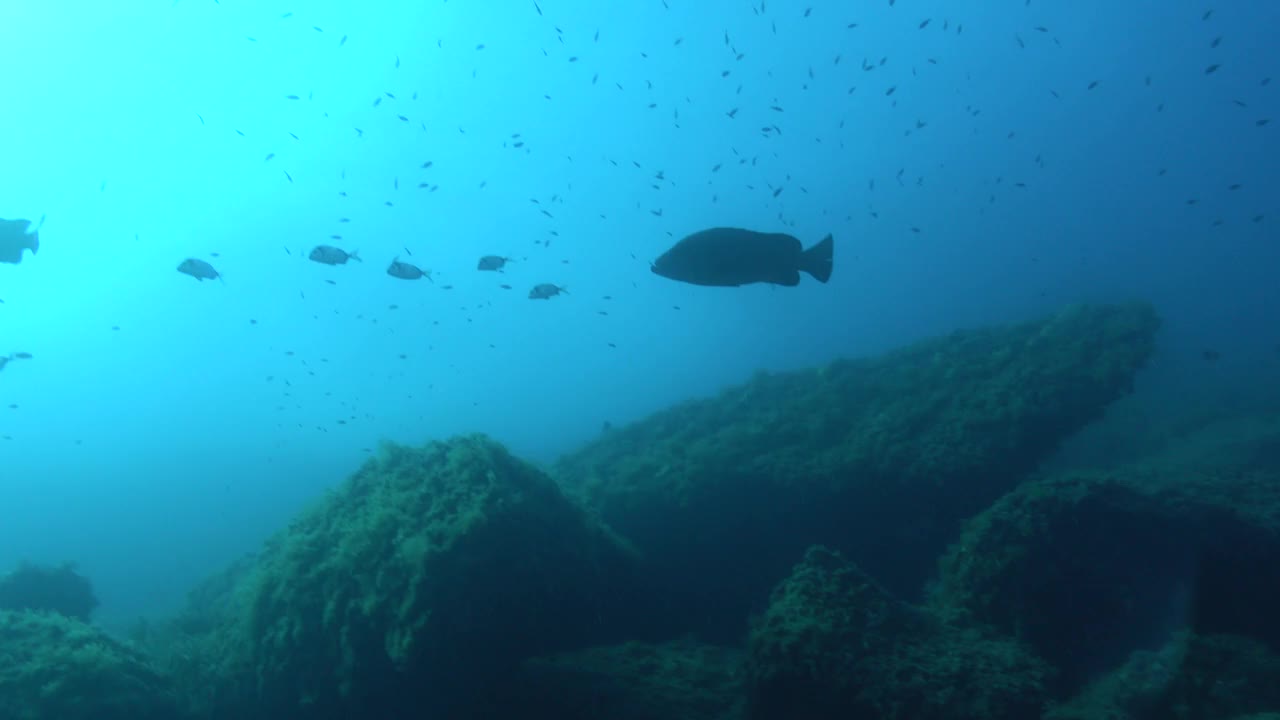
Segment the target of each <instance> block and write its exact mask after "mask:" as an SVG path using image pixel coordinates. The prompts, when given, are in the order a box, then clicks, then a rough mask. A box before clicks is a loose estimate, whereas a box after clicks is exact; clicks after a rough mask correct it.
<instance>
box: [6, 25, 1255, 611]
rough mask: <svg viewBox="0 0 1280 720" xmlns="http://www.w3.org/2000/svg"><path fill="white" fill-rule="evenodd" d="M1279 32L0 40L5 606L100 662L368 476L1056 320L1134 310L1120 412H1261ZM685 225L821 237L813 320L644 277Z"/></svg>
mask: <svg viewBox="0 0 1280 720" xmlns="http://www.w3.org/2000/svg"><path fill="white" fill-rule="evenodd" d="M810 7H811V11H810V10H809V9H807V8H810ZM539 8H540V10H541V13H539V12H538V9H539ZM1210 10H1212V12H1211V13H1209V12H1208V11H1210ZM290 12H292V15H289V16H287V17H286V14H287V13H290ZM1206 15H1207V17H1206ZM926 19H928V20H929V23H928V24H927V25H926V26H925V27H923V28H921V27H920V26H921V24H922V23H923V21H924V20H926ZM852 23H857V25H856V27H850V25H851V24H852ZM1276 27H1280V4H1277V3H1274V2H1264V1H1246V0H1241V1H1239V2H1234V3H1210V2H1196V3H1190V2H1184V1H1182V0H1170V1H1165V2H1146V3H1129V4H1119V5H1117V4H1116V3H1110V2H1101V1H1100V0H1084V1H1082V2H1073V3H1063V2H1048V1H1041V0H1031V1H1030V2H1024V0H1000V1H999V2H967V3H954V2H941V1H938V2H926V1H924V0H899V1H898V2H896V3H893V4H890V3H889V2H887V1H886V0H876V1H875V2H856V3H853V2H821V1H819V0H812V1H811V2H808V4H807V5H806V4H793V3H787V2H782V1H780V0H773V2H769V3H767V5H766V6H762V5H761V4H759V3H756V4H753V3H751V2H737V1H733V2H731V1H729V0H698V2H690V1H688V0H667V2H666V3H665V4H664V3H663V2H661V0H628V1H626V2H609V3H602V2H588V1H587V0H578V1H568V0H539V5H538V6H537V7H535V4H534V3H533V2H531V1H529V0H512V1H511V2H505V1H504V2H488V3H474V2H472V3H468V2H461V1H458V0H455V1H453V2H442V1H440V0H430V1H426V0H419V1H417V2H395V1H392V0H375V1H373V2H365V3H350V2H320V1H313V2H308V3H297V4H294V3H281V2H264V1H261V0H253V1H252V2H248V1H246V0H223V1H222V2H220V3H215V2H212V1H211V0H179V2H177V3H173V2H170V1H169V0H156V1H154V2H142V1H140V0H120V1H119V2H112V3H91V2H87V0H80V1H79V2H72V3H56V4H55V3H16V2H10V3H5V4H3V5H0V67H2V68H4V75H5V83H4V89H5V99H4V108H3V112H0V150H2V151H3V159H4V163H3V169H2V170H0V217H4V218H27V219H30V220H32V221H33V222H34V221H36V220H37V219H38V218H40V217H41V216H46V217H47V220H46V222H45V224H44V226H43V228H42V229H41V249H40V252H39V254H38V255H36V256H28V257H27V258H26V259H25V260H24V261H23V262H22V263H21V264H19V265H0V299H3V301H4V303H3V304H2V305H0V352H4V353H9V352H29V353H31V354H32V356H33V357H32V358H31V359H29V360H15V361H12V362H10V363H9V364H8V366H7V367H6V368H5V369H4V370H3V372H0V435H2V436H3V438H4V439H3V440H0V567H9V566H12V565H13V564H14V563H16V562H18V561H19V560H22V559H26V560H31V561H34V562H44V563H56V562H61V561H63V560H74V561H76V562H77V563H78V564H79V567H80V569H81V571H82V572H84V573H85V574H86V575H88V576H89V577H91V578H92V579H93V580H94V582H95V584H96V588H97V592H98V594H99V595H100V596H101V599H102V601H103V607H102V609H101V611H100V613H99V616H100V617H101V618H103V621H104V622H107V623H110V622H111V621H112V620H113V619H114V620H117V621H119V622H124V621H127V620H128V619H130V618H132V617H134V616H136V615H138V614H149V613H155V612H164V611H166V610H169V609H171V608H173V607H175V606H176V605H177V604H178V603H179V602H180V601H181V598H182V594H183V593H184V592H185V591H186V589H187V588H188V587H190V585H191V584H192V583H193V582H195V581H196V580H197V579H199V578H202V577H204V576H205V575H207V574H208V573H209V572H210V571H212V570H213V569H215V568H217V567H219V566H221V565H222V564H224V563H226V562H227V561H229V560H230V559H232V558H234V557H236V556H237V555H239V554H240V553H242V552H245V551H248V550H251V549H253V548H254V547H256V546H257V545H258V544H259V543H260V542H261V540H262V539H263V537H264V536H265V535H267V534H268V533H270V532H272V531H273V530H275V529H277V528H279V527H280V526H282V525H283V524H284V523H286V522H287V519H288V518H289V517H290V516H291V515H292V514H293V513H295V512H296V511H297V510H298V508H299V507H301V506H302V505H304V504H305V503H306V502H307V501H309V500H310V499H313V498H315V497H317V496H318V495H319V494H320V493H322V491H323V490H324V489H325V488H328V487H332V486H333V485H334V484H336V483H338V482H340V481H341V480H342V479H343V478H344V477H345V476H346V475H347V474H349V473H350V472H351V471H352V470H353V469H354V468H355V467H356V466H358V464H359V463H360V462H361V461H362V460H363V458H364V457H365V455H366V453H368V452H369V450H370V449H371V448H375V447H376V446H377V443H378V442H379V441H380V440H383V439H391V440H395V441H400V442H407V443H418V442H421V441H423V440H426V439H430V438H439V437H445V436H449V435H453V434H456V433H461V432H472V431H482V432H485V433H489V434H491V435H493V436H494V437H496V438H498V439H499V440H501V441H503V442H504V443H507V444H508V445H509V446H510V447H511V448H512V449H513V450H514V451H515V452H516V453H518V454H520V455H522V456H524V457H527V458H530V459H532V460H535V461H550V460H552V459H554V458H555V457H556V456H557V455H559V454H560V453H563V452H566V451H569V450H572V449H573V448H575V447H577V446H579V445H580V444H581V443H582V442H584V441H586V440H587V439H589V438H592V437H594V436H595V435H596V434H598V433H599V432H600V428H601V427H602V424H603V423H605V422H609V423H612V424H615V425H616V424H620V423H625V422H627V421H629V420H633V419H636V418H639V417H641V416H643V415H645V414H647V413H649V412H652V411H654V410H657V409H660V408H663V407H666V406H668V405H670V404H672V403H674V402H678V401H680V400H682V399H684V398H688V397H691V396H701V395H706V394H710V393H712V392H714V391H716V390H718V389H720V388H722V387H725V386H726V385H730V384H733V383H736V382H740V381H742V380H744V379H746V378H747V377H749V376H750V375H751V374H752V373H753V372H755V371H757V370H759V369H787V368H796V367H803V366H808V365H813V364H817V363H821V362H825V361H827V360H830V359H832V358H835V357H840V356H847V355H864V354H871V353H876V352H881V351H884V350H886V349H889V348H892V347H895V346H898V345H901V344H903V343H907V342H910V341H912V340H915V339H919V338H922V337H926V336H930V335H934V334H938V333H945V332H949V331H951V330H953V329H955V328H958V327H968V326H973V325H980V324H987V323H995V322H1004V321H1009V320H1014V319H1022V318H1026V317H1030V316H1034V315H1037V314H1040V313H1042V312H1045V311H1049V310H1052V309H1055V308H1058V307H1060V306H1061V305H1063V304H1066V303H1070V302H1078V301H1106V300H1118V299H1129V298H1141V299H1146V300H1150V301H1152V302H1153V303H1155V304H1156V306H1157V307H1158V309H1159V311H1160V313H1161V314H1162V316H1163V317H1164V319H1165V330H1164V334H1163V336H1162V349H1161V355H1160V357H1158V358H1157V360H1156V362H1155V363H1153V366H1152V368H1151V369H1150V370H1149V372H1148V376H1147V377H1146V378H1145V379H1144V382H1143V383H1142V387H1141V391H1142V392H1146V393H1148V394H1158V393H1161V392H1165V393H1168V392H1172V391H1173V389H1175V388H1178V389H1182V390H1185V388H1187V387H1190V386H1196V385H1197V384H1200V385H1202V386H1204V385H1206V384H1207V386H1209V387H1211V388H1219V389H1221V390H1222V391H1223V392H1226V391H1227V389H1228V388H1234V391H1235V392H1248V391H1249V389H1250V388H1253V389H1256V388H1259V387H1278V386H1280V371H1278V370H1277V366H1280V347H1278V346H1280V330H1278V329H1277V327H1278V323H1277V322H1276V318H1277V316H1278V310H1280V282H1277V274H1278V273H1280V197H1278V196H1277V188H1278V187H1280V163H1278V162H1276V159H1277V158H1280V140H1278V136H1277V132H1280V98H1278V97H1277V92H1280V63H1278V62H1277V59H1278V58H1280V51H1278V50H1277V49H1276V48H1277V45H1276V43H1275V28H1276ZM1038 28H1044V30H1043V31H1042V30H1040V29H1038ZM597 33H598V39H597ZM726 35H727V38H728V44H726ZM344 38H345V42H344V41H343V39H344ZM1216 38H1220V41H1219V43H1218V45H1217V47H1213V44H1214V42H1215V39H1216ZM737 53H740V54H741V57H740V58H738V57H736V54H737ZM574 58H576V60H575V59H574ZM882 59H883V64H881V60H882ZM864 64H866V65H870V66H872V68H873V69H870V70H864V69H863V66H864ZM1210 65H1217V66H1219V67H1218V68H1217V69H1216V71H1214V72H1211V73H1206V68H1208V67H1209V66H1210ZM725 72H728V74H727V75H724V74H723V73H725ZM1273 76H1276V81H1275V82H1271V81H1270V80H1271V78H1272V77H1273ZM1148 79H1149V80H1148ZM1094 82H1096V83H1097V84H1096V86H1095V87H1093V88H1092V89H1090V88H1089V86H1090V84H1091V83H1094ZM890 88H894V91H893V93H892V94H891V95H890V94H887V91H888V90H889V89H890ZM289 96H297V98H298V99H289ZM392 96H394V97H392ZM375 101H378V102H377V103H376V104H375ZM773 106H776V107H778V108H781V110H773V109H771V107H773ZM734 108H737V109H738V111H737V113H736V115H735V116H734V117H732V118H730V117H728V116H727V114H726V113H728V112H729V111H730V110H732V109H734ZM399 116H403V117H404V118H406V119H405V120H401V119H400V117H399ZM1267 120H1269V121H1270V122H1268V123H1264V122H1263V121H1267ZM765 127H768V128H770V129H769V131H768V132H764V131H762V128H765ZM241 133H243V134H241ZM291 133H292V134H293V135H296V139H295V138H294V137H292V136H291V135H290V134H291ZM517 133H518V134H519V137H516V134H517ZM519 142H523V143H524V144H523V146H520V147H516V143H519ZM268 155H273V157H271V158H270V159H269V160H268V159H267V156H268ZM427 161H430V162H431V163H432V165H431V166H430V167H429V168H425V169H424V168H423V167H422V166H423V165H424V164H425V163H426V162H427ZM716 166H719V170H718V171H717V170H713V168H715V167H716ZM397 183H398V188H397ZM423 183H425V184H427V185H428V187H426V188H420V187H419V185H420V184H423ZM437 185H438V189H437V188H436V186H437ZM1235 185H1238V186H1239V187H1238V188H1236V189H1232V188H1233V186H1235ZM779 188H780V189H781V192H776V193H775V191H777V190H778V189H779ZM544 210H545V211H546V213H547V214H544V213H543V212H542V211H544ZM659 212H660V214H659ZM340 218H349V220H350V222H346V223H342V222H339V219H340ZM722 225H727V226H741V227H749V228H754V229H758V230H767V231H782V232H789V233H792V234H794V235H796V236H797V237H799V238H801V239H802V240H803V241H804V242H805V243H806V244H809V243H812V242H815V241H817V240H818V239H820V238H821V237H822V236H823V235H825V234H826V233H833V234H834V236H835V238H836V261H835V271H834V275H833V277H832V280H831V282H830V283H829V284H827V285H821V284H818V283H816V282H814V281H813V280H812V279H811V278H808V277H806V278H805V279H804V280H803V281H802V282H801V284H800V286H798V287H795V288H778V287H772V286H766V285H756V286H750V287H745V288H738V289H725V288H703V287H695V286H691V285H681V284H677V283H674V282H672V281H669V280H666V279H664V278H661V277H658V276H655V275H653V274H651V273H650V272H649V268H648V267H647V265H648V263H649V261H651V260H652V259H653V258H654V257H656V256H657V255H658V254H660V253H661V252H662V251H663V250H665V249H666V248H667V247H668V246H670V245H671V244H672V243H673V242H675V241H676V240H678V239H679V238H680V237H683V236H684V235H687V234H689V233H691V232H694V231H697V230H700V229H703V228H705V227H712V226H722ZM335 234H337V235H341V236H342V238H341V239H340V240H330V239H329V238H330V236H331V235H335ZM319 243H331V244H334V245H338V246H340V247H343V248H346V249H348V250H358V251H359V253H360V255H361V257H362V258H363V259H364V262H363V263H351V264H348V265H346V266H339V267H327V266H324V265H320V264H317V263H313V262H310V261H308V260H307V259H306V253H307V251H308V250H309V249H310V248H311V247H312V246H314V245H316V244H319ZM214 253H217V255H216V256H215V255H214ZM410 253H411V254H410ZM486 254H496V255H505V256H510V257H512V258H514V262H512V263H510V264H509V265H508V267H507V269H506V271H505V273H503V274H501V275H497V274H493V273H481V272H478V271H477V270H476V269H475V266H476V262H477V260H478V258H479V257H480V256H482V255H486ZM397 256H399V258H400V259H401V260H405V261H410V262H414V263H416V264H418V265H420V266H422V267H424V268H430V269H431V270H432V275H433V277H432V280H433V281H432V282H430V283H428V282H426V281H418V282H416V283H414V282H406V281H401V280H397V279H395V278H391V277H389V276H388V275H386V274H385V268H386V265H387V264H388V263H389V262H390V261H391V260H392V259H393V258H395V257H397ZM188 257H194V258H199V259H204V260H207V261H209V262H211V263H212V264H213V265H214V266H215V267H216V268H217V269H218V271H219V272H221V273H222V274H223V276H224V280H225V282H218V281H213V282H208V281H206V282H197V281H196V280H195V279H193V278H191V277H188V276H186V275H182V274H180V273H178V272H177V271H176V270H175V268H176V267H177V265H178V264H179V263H180V262H181V261H182V260H183V259H185V258H188ZM329 281H332V283H330V282H329ZM544 282H545V283H554V284H557V285H561V286H564V287H565V288H567V289H568V294H565V295H561V296H559V297H556V298H553V299H551V300H548V301H535V300H530V299H528V297H527V293H528V290H529V288H531V287H532V286H534V285H535V284H538V283H544ZM501 284H508V285H510V286H511V289H504V288H502V287H500V285H501ZM606 296H607V297H608V299H606ZM392 306H397V307H396V308H395V309H392ZM1206 349H1211V350H1213V351H1214V352H1217V353H1219V354H1220V355H1221V359H1220V360H1219V361H1217V362H1214V363H1206V361H1205V360H1204V359H1203V357H1202V356H1203V353H1204V351H1205V350H1206ZM1180 391H1181V390H1180ZM10 405H13V406H16V407H13V408H10V407H8V406H10Z"/></svg>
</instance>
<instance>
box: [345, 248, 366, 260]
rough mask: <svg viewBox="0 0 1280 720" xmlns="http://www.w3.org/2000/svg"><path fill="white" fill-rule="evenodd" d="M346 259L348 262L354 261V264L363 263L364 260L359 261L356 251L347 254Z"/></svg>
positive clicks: (358, 252)
mask: <svg viewBox="0 0 1280 720" xmlns="http://www.w3.org/2000/svg"><path fill="white" fill-rule="evenodd" d="M347 259H349V260H355V261H356V262H364V260H361V259H360V251H359V250H356V251H355V252H353V253H347Z"/></svg>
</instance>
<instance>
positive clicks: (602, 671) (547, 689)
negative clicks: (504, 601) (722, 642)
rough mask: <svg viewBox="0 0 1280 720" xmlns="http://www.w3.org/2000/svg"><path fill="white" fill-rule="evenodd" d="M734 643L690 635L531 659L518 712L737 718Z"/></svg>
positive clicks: (564, 719) (561, 717)
mask: <svg viewBox="0 0 1280 720" xmlns="http://www.w3.org/2000/svg"><path fill="white" fill-rule="evenodd" d="M742 656H743V653H742V651H741V650H739V649H737V648H725V647H718V646H713V645H705V644H702V643H698V642H695V641H693V640H690V639H685V640H680V641H676V642H669V643H661V644H647V643H638V642H631V643H626V644H623V645H610V646H605V647H596V648H590V649H587V650H582V651H577V652H570V653H563V654H558V655H554V656H548V657H541V658H534V659H532V660H530V661H528V662H526V663H525V664H524V667H523V668H522V670H521V673H520V683H519V692H518V693H517V694H516V696H515V697H516V704H517V705H518V707H519V712H508V713H502V714H498V715H495V716H498V717H547V718H556V719H557V720H599V719H600V718H609V720H670V719H671V718H681V720H741V718H742V710H743V708H742V702H743V694H742V690H743V686H742V672H741V670H742V667H741V665H742Z"/></svg>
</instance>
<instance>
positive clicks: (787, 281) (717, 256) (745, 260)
mask: <svg viewBox="0 0 1280 720" xmlns="http://www.w3.org/2000/svg"><path fill="white" fill-rule="evenodd" d="M834 245H835V241H834V240H833V239H832V237H831V236H830V235H827V236H826V237H825V238H823V239H822V240H821V241H820V242H819V243H818V244H817V245H814V246H813V247H811V248H809V249H808V250H805V249H804V248H803V247H802V246H801V244H800V241H799V240H798V239H796V238H795V237H793V236H791V235H786V234H784V233H759V232H754V231H751V230H741V229H738V228H713V229H711V230H703V231H702V232H697V233H694V234H692V235H690V236H688V237H686V238H685V239H683V240H681V241H680V242H678V243H676V244H675V246H674V247H672V248H671V249H670V250H668V251H666V252H665V253H663V254H662V256H661V257H659V258H658V259H657V260H655V261H654V262H653V265H652V266H651V268H650V269H652V270H653V272H654V273H655V274H657V275H661V276H663V277H665V278H670V279H672V280H679V281H680V282H687V283H692V284H694V285H712V286H718V287H737V286H739V285H749V284H751V283H758V282H764V283H773V284H775V285H788V286H790V285H798V284H800V273H801V272H807V273H809V274H810V275H812V276H813V277H814V278H815V279H817V280H818V282H823V283H825V282H826V281H827V280H829V279H830V278H831V263H832V254H833V250H834Z"/></svg>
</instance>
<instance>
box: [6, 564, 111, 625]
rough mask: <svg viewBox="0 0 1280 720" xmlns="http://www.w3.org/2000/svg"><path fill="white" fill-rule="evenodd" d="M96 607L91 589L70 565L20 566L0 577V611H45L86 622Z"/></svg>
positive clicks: (96, 603) (88, 583)
mask: <svg viewBox="0 0 1280 720" xmlns="http://www.w3.org/2000/svg"><path fill="white" fill-rule="evenodd" d="M97 606H98V598H97V596H96V595H94V594H93V585H92V584H91V583H90V582H89V579H88V578H86V577H85V576H83V575H81V574H80V573H78V572H76V570H75V566H73V565H71V564H70V563H65V564H62V565H59V566H57V567H46V566H43V565H35V564H32V563H22V564H21V565H19V566H18V567H17V569H15V570H13V571H12V572H9V573H7V574H5V575H0V610H33V611H36V612H42V611H46V610H47V611H49V612H56V613H58V614H60V615H65V616H66V617H69V618H72V619H75V620H83V621H85V622H88V621H89V617H90V615H92V614H93V610H94V608H96V607H97Z"/></svg>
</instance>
